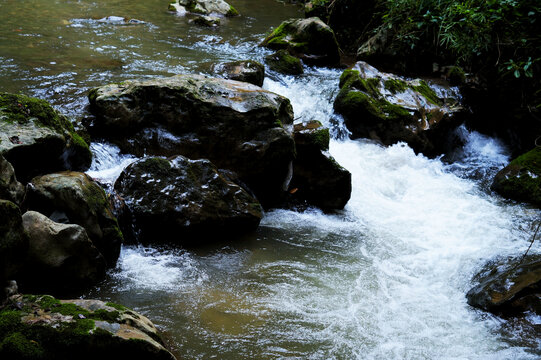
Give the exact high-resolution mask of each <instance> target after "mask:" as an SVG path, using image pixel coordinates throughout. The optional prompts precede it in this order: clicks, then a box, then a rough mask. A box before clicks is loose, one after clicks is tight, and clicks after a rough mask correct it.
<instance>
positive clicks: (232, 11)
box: [225, 5, 239, 16]
mask: <svg viewBox="0 0 541 360" xmlns="http://www.w3.org/2000/svg"><path fill="white" fill-rule="evenodd" d="M238 15H239V12H238V11H237V9H235V8H234V7H233V6H231V5H229V11H228V12H227V14H225V16H238Z"/></svg>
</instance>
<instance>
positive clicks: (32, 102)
mask: <svg viewBox="0 0 541 360" xmlns="http://www.w3.org/2000/svg"><path fill="white" fill-rule="evenodd" d="M0 155H3V156H4V157H5V158H6V159H7V160H8V161H9V162H10V163H11V165H13V167H14V168H15V172H16V173H17V177H18V178H19V180H21V181H23V182H26V181H28V180H29V179H31V178H32V177H33V176H36V175H40V174H45V173H50V172H54V171H60V170H66V169H73V170H86V169H88V167H89V166H90V163H91V161H92V153H91V152H90V149H89V147H88V144H87V143H86V142H85V141H84V140H83V139H82V138H81V137H80V136H79V135H78V134H77V133H76V132H75V131H74V129H73V125H72V124H71V122H70V121H69V120H68V119H67V118H66V117H65V116H63V115H61V114H60V113H58V112H57V111H56V110H54V109H53V108H52V107H51V106H50V105H49V104H48V103H47V102H46V101H44V100H39V99H35V98H31V97H28V96H24V95H16V94H8V93H0Z"/></svg>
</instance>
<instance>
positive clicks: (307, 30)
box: [260, 17, 340, 66]
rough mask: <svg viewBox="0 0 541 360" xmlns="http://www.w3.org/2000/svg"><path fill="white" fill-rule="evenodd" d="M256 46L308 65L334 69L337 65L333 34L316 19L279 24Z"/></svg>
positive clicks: (338, 56)
mask: <svg viewBox="0 0 541 360" xmlns="http://www.w3.org/2000/svg"><path fill="white" fill-rule="evenodd" d="M260 46H265V47H268V48H269V49H273V50H287V51H288V52H289V53H290V54H292V55H294V56H297V57H300V58H301V59H302V60H303V61H304V62H306V63H308V64H313V65H328V66H335V65H338V64H339V63H340V52H339V49H338V43H337V42H336V38H335V36H334V32H333V31H332V29H331V28H330V27H329V26H328V25H326V24H325V23H324V22H323V21H321V20H320V19H319V18H317V17H312V18H308V19H290V20H286V21H284V22H282V23H281V24H280V26H278V27H277V28H276V29H274V30H273V31H272V32H271V33H270V35H268V36H267V37H266V38H265V39H264V40H263V42H262V43H261V44H260Z"/></svg>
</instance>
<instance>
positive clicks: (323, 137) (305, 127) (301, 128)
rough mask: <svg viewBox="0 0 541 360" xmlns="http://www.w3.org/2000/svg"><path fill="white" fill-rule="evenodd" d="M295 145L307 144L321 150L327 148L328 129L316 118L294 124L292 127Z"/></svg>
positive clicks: (328, 140) (326, 149) (297, 146)
mask: <svg viewBox="0 0 541 360" xmlns="http://www.w3.org/2000/svg"><path fill="white" fill-rule="evenodd" d="M293 138H294V139H295V146H296V148H297V149H298V148H299V146H308V147H311V148H314V149H317V150H321V151H328V150H329V142H330V134H329V129H328V128H326V127H324V126H323V124H322V123H321V122H320V121H318V120H310V121H308V122H307V123H306V124H303V123H300V124H295V126H294V128H293Z"/></svg>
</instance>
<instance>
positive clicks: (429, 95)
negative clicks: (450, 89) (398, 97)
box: [411, 80, 443, 106]
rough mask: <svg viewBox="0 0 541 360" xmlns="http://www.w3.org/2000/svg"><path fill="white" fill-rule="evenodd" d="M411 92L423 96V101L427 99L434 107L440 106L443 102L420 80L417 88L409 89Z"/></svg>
mask: <svg viewBox="0 0 541 360" xmlns="http://www.w3.org/2000/svg"><path fill="white" fill-rule="evenodd" d="M411 88H412V89H413V90H415V91H417V92H418V93H419V94H421V95H423V96H424V97H425V99H427V100H428V101H429V102H431V103H432V104H434V105H438V106H442V105H443V101H442V100H441V99H440V98H439V97H438V95H437V94H436V92H435V91H434V90H432V88H431V87H430V86H428V84H427V83H426V82H425V81H423V80H421V81H420V84H419V85H417V86H412V87H411Z"/></svg>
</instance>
